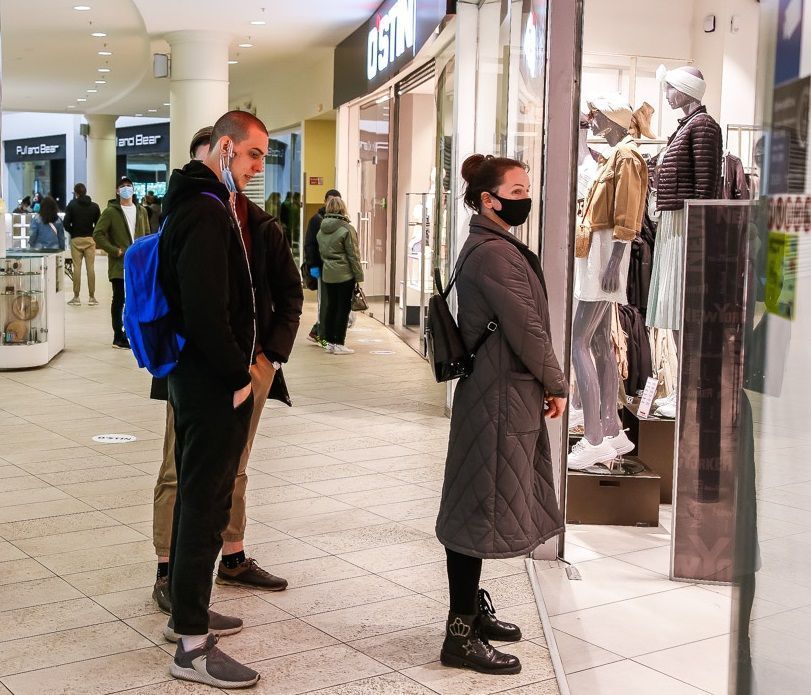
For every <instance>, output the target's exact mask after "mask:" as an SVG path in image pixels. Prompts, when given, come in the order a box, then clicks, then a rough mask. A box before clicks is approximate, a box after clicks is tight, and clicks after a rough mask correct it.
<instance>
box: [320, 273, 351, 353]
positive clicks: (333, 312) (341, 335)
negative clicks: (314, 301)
mask: <svg viewBox="0 0 811 695" xmlns="http://www.w3.org/2000/svg"><path fill="white" fill-rule="evenodd" d="M354 291H355V281H354V280H347V281H346V282H322V283H321V301H322V302H324V301H326V306H325V307H324V313H323V316H324V318H323V321H324V325H323V326H321V330H322V334H323V337H324V339H325V340H326V341H327V342H328V343H334V344H335V345H343V344H344V342H345V341H346V327H347V326H348V325H349V312H350V310H351V309H352V294H353V292H354Z"/></svg>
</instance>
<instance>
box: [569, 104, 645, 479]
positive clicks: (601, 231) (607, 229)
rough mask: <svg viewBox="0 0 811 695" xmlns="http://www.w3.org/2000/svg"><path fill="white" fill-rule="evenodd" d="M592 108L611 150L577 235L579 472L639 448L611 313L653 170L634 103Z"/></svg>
mask: <svg viewBox="0 0 811 695" xmlns="http://www.w3.org/2000/svg"><path fill="white" fill-rule="evenodd" d="M588 106H589V110H590V118H591V127H592V131H593V132H594V134H595V135H602V136H604V137H605V139H606V141H607V142H608V144H609V145H610V146H611V150H609V151H608V152H607V153H605V158H604V160H603V163H602V165H601V166H600V168H599V170H598V171H597V172H596V175H595V177H594V181H593V183H592V185H591V187H590V190H589V191H588V194H587V195H586V197H585V201H584V205H583V210H582V212H581V216H580V218H579V221H578V227H577V235H576V236H577V240H576V244H575V256H576V257H575V286H574V296H575V299H577V308H576V310H575V316H574V321H573V324H572V364H573V367H574V372H575V376H576V378H577V384H578V388H579V394H580V401H581V403H582V409H583V426H584V436H583V439H582V440H581V441H580V442H578V443H577V444H576V445H575V446H574V447H573V449H572V451H571V452H570V453H569V457H568V466H569V468H570V469H572V470H582V469H584V468H588V467H589V466H591V465H594V464H596V463H607V462H609V461H612V460H613V459H614V458H616V457H617V456H618V455H622V454H626V453H628V452H629V451H630V450H631V449H633V447H634V445H633V443H632V442H631V441H630V440H629V439H628V437H627V435H626V434H625V432H623V431H622V430H621V426H620V420H619V417H618V415H617V393H618V390H619V374H618V371H617V363H616V359H615V357H614V351H613V345H612V342H611V306H612V303H614V302H617V303H621V304H625V303H627V300H626V281H627V278H628V264H629V258H630V250H631V244H630V242H631V241H632V240H633V239H634V238H635V237H636V235H637V233H638V231H639V229H640V227H641V224H642V215H643V210H644V202H645V197H646V194H647V186H648V168H647V165H646V164H645V161H644V160H643V159H642V156H641V155H640V154H639V149H638V147H637V146H636V143H635V142H634V139H633V136H634V135H636V136H639V135H640V134H641V131H642V130H643V129H642V128H640V125H639V121H638V120H637V115H636V114H634V113H632V109H631V107H630V106H629V105H628V102H627V101H626V100H625V99H624V98H622V97H621V96H619V95H614V96H611V97H603V98H599V99H594V100H592V101H590V102H588ZM647 108H648V109H650V107H649V106H648V107H647ZM645 113H647V112H645ZM629 131H631V133H629ZM645 134H648V133H647V132H646V133H645Z"/></svg>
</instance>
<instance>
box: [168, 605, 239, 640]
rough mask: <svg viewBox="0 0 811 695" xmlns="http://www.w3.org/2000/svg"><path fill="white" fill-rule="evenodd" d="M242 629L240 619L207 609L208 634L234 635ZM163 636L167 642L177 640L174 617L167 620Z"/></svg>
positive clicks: (219, 635)
mask: <svg viewBox="0 0 811 695" xmlns="http://www.w3.org/2000/svg"><path fill="white" fill-rule="evenodd" d="M241 630H242V619H241V618H234V617H233V616H230V615H220V614H219V613H216V612H215V611H213V610H211V609H210V608H209V609H208V632H209V634H212V635H216V636H217V637H226V636H227V635H235V634H237V632H240V631H241ZM163 636H164V637H165V638H166V640H167V641H168V642H177V640H178V634H177V633H176V632H175V621H174V618H171V617H170V618H169V622H168V623H167V624H166V627H165V628H164V629H163Z"/></svg>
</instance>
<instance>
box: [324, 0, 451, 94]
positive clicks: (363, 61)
mask: <svg viewBox="0 0 811 695" xmlns="http://www.w3.org/2000/svg"><path fill="white" fill-rule="evenodd" d="M455 11H456V0H384V2H382V3H381V4H380V6H379V7H378V8H377V11H376V12H375V13H374V14H373V15H372V16H371V17H370V18H369V20H368V21H367V22H365V23H364V24H363V25H362V26H360V27H358V28H357V29H356V30H355V31H354V32H353V33H352V34H350V35H349V36H348V37H347V38H346V39H344V40H343V41H342V42H341V43H339V44H338V46H336V48H335V78H334V80H335V81H334V105H335V106H340V105H341V104H345V103H346V102H348V101H352V100H353V99H356V98H358V97H360V96H364V95H366V94H369V93H371V92H373V91H374V90H375V89H377V88H378V87H380V86H381V85H383V84H385V83H386V82H387V81H388V80H390V79H391V78H392V77H394V76H396V75H397V74H398V73H399V72H400V71H401V70H403V69H404V68H405V67H406V66H407V65H408V64H409V63H410V62H411V61H412V60H414V57H415V56H416V55H417V53H418V52H419V50H420V49H421V48H422V47H423V46H424V45H425V44H426V42H427V41H428V39H430V38H431V35H432V34H433V33H434V32H435V31H436V30H437V27H439V26H440V25H441V24H442V22H443V21H444V19H445V17H446V16H447V15H449V14H453V13H454V12H455Z"/></svg>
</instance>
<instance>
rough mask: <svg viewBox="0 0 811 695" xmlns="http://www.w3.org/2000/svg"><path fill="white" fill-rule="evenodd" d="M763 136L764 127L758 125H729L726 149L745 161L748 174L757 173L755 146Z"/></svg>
mask: <svg viewBox="0 0 811 695" xmlns="http://www.w3.org/2000/svg"><path fill="white" fill-rule="evenodd" d="M762 136H763V128H762V127H761V126H757V125H745V124H738V123H730V124H728V125H727V134H726V151H727V152H730V153H731V154H734V155H735V156H736V157H737V158H738V159H740V160H741V162H743V168H744V171H745V172H746V173H747V174H754V173H757V167H756V166H755V147H756V146H757V143H758V141H759V140H760V138H761V137H762Z"/></svg>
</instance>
